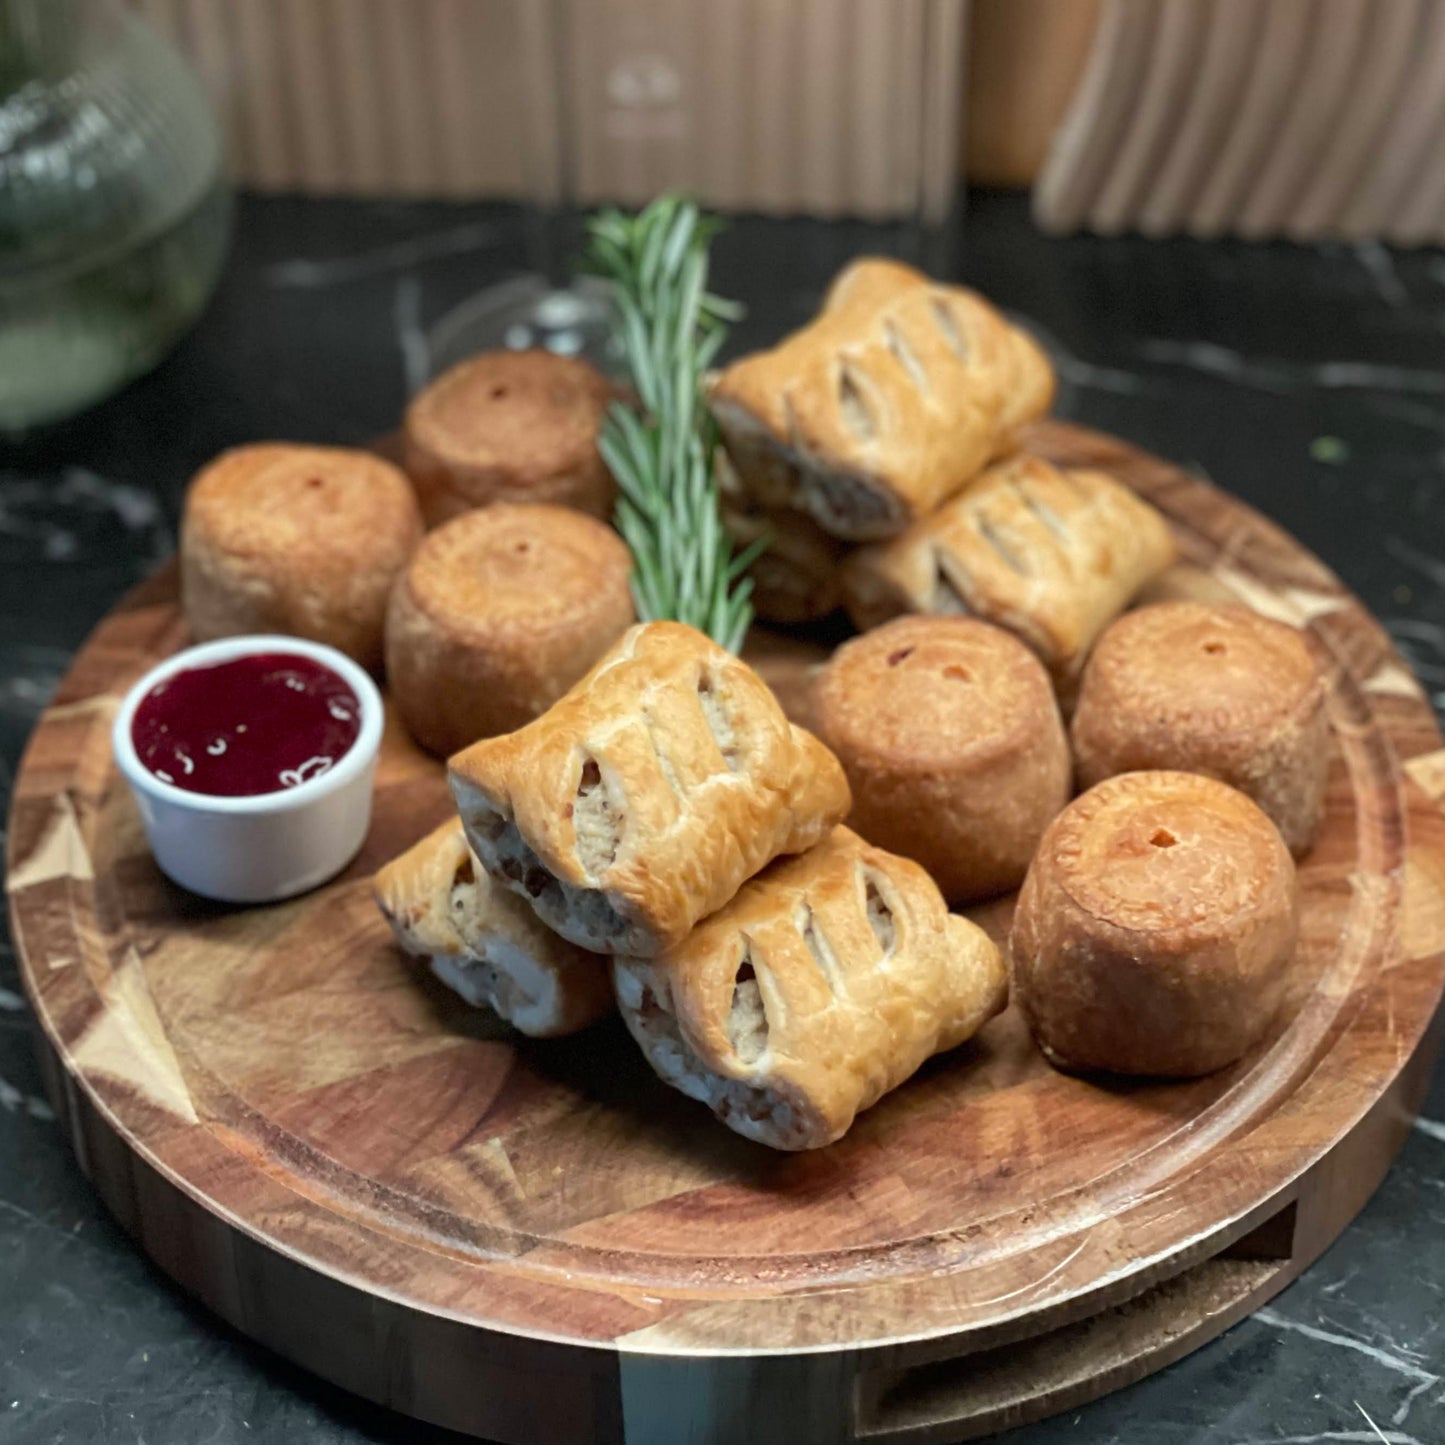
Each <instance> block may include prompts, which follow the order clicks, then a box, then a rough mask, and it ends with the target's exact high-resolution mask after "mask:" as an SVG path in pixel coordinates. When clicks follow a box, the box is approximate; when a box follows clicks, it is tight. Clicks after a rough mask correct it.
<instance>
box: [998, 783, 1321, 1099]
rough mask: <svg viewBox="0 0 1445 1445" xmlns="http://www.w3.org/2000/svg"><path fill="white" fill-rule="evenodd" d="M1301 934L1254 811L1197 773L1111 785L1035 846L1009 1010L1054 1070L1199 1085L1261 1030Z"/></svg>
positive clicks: (1015, 942)
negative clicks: (1019, 1014)
mask: <svg viewBox="0 0 1445 1445" xmlns="http://www.w3.org/2000/svg"><path fill="white" fill-rule="evenodd" d="M1298 930H1299V914H1298V900H1297V887H1296V878H1295V867H1294V861H1293V860H1292V859H1291V857H1290V855H1289V850H1288V849H1287V848H1286V847H1285V845H1284V840H1283V839H1282V838H1281V837H1280V835H1279V830H1278V829H1277V828H1276V827H1275V826H1274V824H1273V823H1271V822H1270V820H1269V819H1268V818H1267V817H1266V816H1265V814H1264V813H1263V812H1262V811H1261V810H1260V808H1259V807H1258V806H1257V805H1256V804H1255V803H1254V802H1252V801H1251V800H1250V799H1249V798H1246V797H1245V796H1244V794H1243V793H1241V792H1238V791H1237V790H1235V789H1234V788H1231V787H1228V786H1226V785H1225V784H1224V783H1221V782H1218V781H1217V780H1216V779H1214V778H1206V777H1203V776H1201V775H1200V774H1197V773H1178V772H1144V773H1121V774H1119V775H1118V776H1117V777H1113V778H1108V779H1106V780H1105V781H1104V782H1102V783H1099V784H1098V785H1097V786H1095V787H1093V788H1091V789H1090V790H1089V791H1088V792H1087V793H1084V794H1083V795H1082V796H1080V797H1078V798H1076V799H1075V800H1074V801H1073V802H1072V803H1071V804H1070V805H1069V806H1068V807H1067V808H1065V809H1064V811H1063V812H1062V813H1060V814H1059V816H1058V817H1057V818H1056V819H1054V821H1053V823H1052V824H1051V825H1050V827H1049V829H1048V831H1047V832H1046V833H1045V834H1044V838H1043V841H1042V842H1041V843H1040V844H1039V851H1038V853H1037V855H1036V856H1035V858H1034V861H1033V864H1032V866H1031V867H1030V868H1029V874H1028V877H1027V878H1026V879H1025V880H1024V886H1023V888H1022V889H1021V890H1020V892H1019V901H1018V908H1017V911H1016V912H1015V914H1014V922H1013V931H1012V934H1011V936H1010V940H1009V952H1010V955H1011V962H1012V970H1013V988H1014V998H1015V999H1016V1000H1017V1002H1018V1004H1019V1006H1020V1007H1021V1008H1022V1010H1023V1013H1024V1016H1025V1018H1027V1020H1028V1022H1029V1026H1030V1027H1031V1028H1032V1030H1033V1033H1034V1037H1035V1039H1036V1040H1037V1041H1038V1043H1039V1046H1040V1047H1041V1048H1042V1049H1043V1051H1044V1053H1045V1054H1046V1055H1047V1056H1048V1058H1049V1059H1050V1060H1051V1061H1052V1062H1053V1063H1056V1064H1058V1065H1059V1066H1060V1067H1062V1068H1068V1069H1101V1070H1107V1071H1111V1072H1114V1073H1121V1074H1144V1075H1158V1076H1167V1077H1179V1078H1186V1077H1192V1076H1194V1075H1198V1074H1207V1073H1210V1072H1212V1071H1213V1070H1215V1069H1219V1068H1223V1067H1224V1066H1225V1065H1226V1064H1230V1063H1233V1062H1234V1060H1236V1059H1237V1058H1239V1057H1240V1056H1241V1055H1242V1054H1243V1053H1244V1052H1245V1051H1246V1050H1247V1049H1249V1048H1250V1047H1251V1046H1252V1045H1253V1044H1254V1043H1256V1042H1257V1041H1258V1040H1259V1039H1260V1038H1261V1036H1262V1035H1263V1034H1264V1032H1265V1030H1266V1029H1267V1028H1268V1027H1269V1025H1270V1022H1271V1021H1272V1019H1273V1018H1274V1016H1275V1014H1276V1013H1277V1012H1278V1009H1279V1004H1280V1000H1281V997H1282V994H1283V991H1284V982H1285V976H1286V972H1287V969H1288V966H1289V962H1290V959H1291V958H1292V957H1293V953H1294V946H1295V939H1296V936H1297V934H1298Z"/></svg>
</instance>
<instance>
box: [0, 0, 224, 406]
mask: <svg viewBox="0 0 1445 1445" xmlns="http://www.w3.org/2000/svg"><path fill="white" fill-rule="evenodd" d="M229 216H230V201H229V193H228V190H227V187H226V183H225V179H224V172H223V162H222V149H221V137H220V132H219V128H218V126H217V124H216V120H215V117H214V115H213V114H212V112H211V110H210V107H209V104H208V103H207V101H206V99H205V96H204V95H203V93H202V91H201V89H200V86H199V84H198V83H197V81H196V79H195V77H194V76H193V75H192V74H191V72H190V70H189V69H188V68H187V67H186V65H185V63H184V62H183V61H182V60H181V58H180V56H179V55H178V54H177V53H176V52H175V51H174V50H172V49H171V47H170V46H169V45H168V44H167V43H166V42H165V41H164V40H162V39H161V38H160V36H159V35H157V34H156V32H155V31H153V30H152V29H151V28H150V27H149V26H148V25H147V24H146V23H145V22H144V21H143V20H141V19H140V18H139V17H138V16H136V15H135V14H134V13H132V12H131V11H129V10H128V9H126V8H124V7H123V6H121V5H120V4H118V3H116V0H0V429H3V430H6V431H17V430H20V429H23V428H25V427H29V426H34V425H36V424H38V423H41V422H48V421H55V420H58V419H59V418H61V417H65V416H69V415H71V414H73V413H75V412H77V411H79V410H81V409H82V408H84V407H86V406H88V405H90V404H91V403H93V402H95V401H98V400H100V399H101V398H102V397H104V396H107V395H109V394H110V393H111V392H113V391H115V390H116V389H117V388H118V387H120V386H121V385H123V384H124V383H125V382H127V381H129V380H131V379H132V378H133V377H136V376H139V375H140V374H142V373H143V372H145V371H147V370H149V369H150V367H152V366H153V365H154V364H155V363H156V362H157V361H159V360H160V358H161V357H162V356H164V355H165V353H166V352H167V351H168V350H169V349H170V347H171V346H172V345H173V344H174V343H175V341H176V340H177V338H179V337H180V336H181V334H182V333H183V332H184V331H185V330H186V329H187V327H189V326H190V324H191V322H192V321H194V319H195V318H196V316H197V315H198V314H199V312H200V310H201V308H202V306H204V304H205V302H206V299H207V298H208V296H209V295H210V293H211V290H212V288H213V286H214V285H215V281H216V277H217V275H218V273H219V270H220V266H221V261H222V258H223V256H224V252H225V242H226V234H227V229H228V223H229Z"/></svg>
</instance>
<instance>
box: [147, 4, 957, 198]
mask: <svg viewBox="0 0 1445 1445" xmlns="http://www.w3.org/2000/svg"><path fill="white" fill-rule="evenodd" d="M132 3H133V4H134V5H135V6H136V8H137V9H139V10H140V11H142V13H144V14H145V15H146V16H147V18H149V19H150V20H151V21H152V22H153V23H155V24H156V25H157V26H158V27H160V28H161V29H162V30H163V31H164V32H165V33H166V34H168V35H169V36H170V37H171V38H172V39H173V40H175V41H176V42H177V43H178V44H179V45H180V47H181V48H182V49H183V50H184V51H185V52H186V53H187V54H188V55H189V56H190V58H191V59H192V61H193V63H194V64H195V66H196V68H197V71H198V72H199V74H200V76H201V78H202V80H203V81H204V83H205V84H206V86H207V88H208V90H209V91H210V93H211V95H212V97H213V99H214V100H215V102H216V105H217V108H218V110H219V111H220V112H221V114H222V117H223V119H224V120H225V122H226V127H227V130H228V133H229V137H230V147H231V155H232V160H233V169H234V172H235V174H236V176H237V178H238V179H239V180H241V181H242V182H244V183H246V184H249V185H252V186H255V187H257V188H259V189H262V190H297V191H307V192H316V193H334V194H348V193H350V194H382V193H394V194H405V195H439V196H445V195H478V196H482V195H500V196H524V197H528V198H531V199H535V200H551V199H557V198H559V197H570V198H572V199H575V200H579V201H581V202H583V203H592V202H596V201H599V200H618V201H624V202H632V203H637V202H641V201H643V200H646V199H647V198H649V197H650V196H652V195H653V194H655V193H656V192H657V191H659V190H662V189H664V188H667V187H673V186H676V187H683V188H686V189H688V190H690V191H692V192H694V193H695V194H697V195H699V196H700V197H701V198H702V199H703V200H704V201H706V202H709V203H711V204H714V205H719V206H725V207H733V208H740V209H751V210H762V211H776V212H792V211H805V212H810V213H814V214H820V215H845V214H846V215H863V216H873V217H880V218H881V217H889V216H899V215H907V214H910V213H911V212H913V211H915V210H917V209H919V208H920V207H922V208H923V209H924V210H925V211H926V212H928V213H929V214H931V215H937V214H938V213H940V212H941V211H942V209H943V208H944V207H945V206H946V205H947V203H948V201H949V199H950V198H951V196H952V194H953V190H954V187H955V184H956V177H957V175H958V136H959V126H958V117H959V114H960V111H961V106H962V86H963V63H962V62H963V50H964V43H965V19H966V15H967V0H132Z"/></svg>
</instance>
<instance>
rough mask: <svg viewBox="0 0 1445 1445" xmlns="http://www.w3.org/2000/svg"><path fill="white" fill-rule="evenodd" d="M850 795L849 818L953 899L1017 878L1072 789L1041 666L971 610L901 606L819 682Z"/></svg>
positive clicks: (826, 731)
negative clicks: (951, 613)
mask: <svg viewBox="0 0 1445 1445" xmlns="http://www.w3.org/2000/svg"><path fill="white" fill-rule="evenodd" d="M813 704H814V717H815V719H816V725H817V729H818V735H819V736H820V737H821V738H822V739H823V741H824V742H825V743H827V745H828V746H829V747H830V748H832V749H833V751H834V752H835V753H836V754H837V756H838V760H839V761H840V762H841V763H842V764H843V770H844V772H846V773H847V774H848V785H849V788H850V789H851V791H852V793H853V811H852V812H851V813H850V814H849V815H848V823H849V826H851V827H853V828H856V829H857V831H858V832H859V833H861V834H862V835H863V836H864V837H865V838H867V839H868V840H869V841H870V842H872V843H876V844H877V845H878V846H879V847H882V848H888V849H890V850H891V851H893V852H895V853H902V854H903V855H904V856H905V857H908V858H912V859H913V860H914V861H915V862H917V863H921V864H922V865H923V866H924V867H925V868H926V869H927V870H928V872H929V875H930V876H931V877H932V879H933V881H934V882H935V883H936V884H937V885H938V887H939V888H940V889H941V890H942V892H943V896H944V897H945V898H946V899H948V901H949V902H950V903H954V904H958V903H969V902H974V901H976V900H978V899H981V898H988V897H991V896H992V895H994V894H997V893H1003V892H1006V891H1007V890H1009V889H1013V888H1017V887H1018V886H1019V884H1020V883H1022V882H1023V878H1024V874H1025V873H1026V872H1027V871H1028V866H1029V860H1030V859H1031V858H1032V857H1033V856H1034V849H1035V848H1037V847H1038V843H1039V839H1040V838H1041V837H1042V836H1043V831H1044V829H1045V828H1046V827H1047V826H1048V824H1049V823H1050V822H1051V821H1052V819H1053V818H1054V816H1055V815H1056V814H1057V813H1058V812H1059V810H1060V809H1061V808H1062V807H1063V806H1064V804H1065V803H1067V802H1068V801H1069V796H1070V793H1071V791H1072V787H1071V785H1072V774H1073V765H1072V760H1071V759H1070V757H1069V745H1068V740H1067V739H1066V738H1065V736H1064V726H1063V723H1062V721H1061V720H1060V718H1059V709H1058V705H1057V704H1056V703H1055V701H1054V693H1053V689H1052V688H1051V687H1050V685H1049V676H1048V673H1046V672H1045V671H1044V667H1043V664H1042V663H1041V662H1040V661H1039V660H1038V658H1037V657H1035V656H1034V655H1033V653H1032V652H1030V651H1029V649H1028V648H1027V647H1025V646H1024V644H1023V643H1022V642H1020V641H1019V640H1018V638H1016V637H1014V636H1013V635H1012V634H1011V633H1008V632H1004V631H1003V630H1002V629H1001V628H998V627H991V626H989V624H988V623H986V622H977V621H975V620H974V619H972V618H968V617H900V618H897V619H895V620H894V621H892V622H890V623H888V624H886V625H885V626H883V627H877V628H874V629H873V631H872V632H865V633H864V634H863V635H862V636H861V637H855V638H854V639H853V640H852V641H851V642H848V643H846V644H845V645H844V646H842V647H840V648H839V649H838V650H837V652H835V653H834V654H833V657H832V659H831V661H829V663H828V665H827V666H826V667H825V668H824V669H823V671H822V673H821V674H820V675H819V677H818V679H817V682H816V683H815V685H814V689H813Z"/></svg>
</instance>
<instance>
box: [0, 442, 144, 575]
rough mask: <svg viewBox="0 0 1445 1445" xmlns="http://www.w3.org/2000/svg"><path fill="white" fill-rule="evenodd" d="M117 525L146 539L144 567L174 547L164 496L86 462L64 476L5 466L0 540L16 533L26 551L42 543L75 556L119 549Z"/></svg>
mask: <svg viewBox="0 0 1445 1445" xmlns="http://www.w3.org/2000/svg"><path fill="white" fill-rule="evenodd" d="M116 527H119V528H120V529H121V530H122V531H123V532H128V533H131V534H133V536H135V537H136V538H137V539H138V540H139V541H140V543H141V551H142V553H143V555H142V557H141V558H140V559H139V562H140V568H141V570H143V571H149V570H150V568H151V567H152V566H154V565H155V563H156V562H158V561H159V560H160V559H161V558H162V557H164V556H166V555H167V553H169V551H170V550H171V538H170V529H169V527H168V525H167V523H166V520H165V517H164V514H163V513H162V511H161V506H160V502H159V501H158V500H157V498H156V497H155V495H154V494H153V493H151V492H149V491H146V490H144V489H143V488H141V487H137V486H133V485H132V484H131V483H129V482H117V481H112V480H110V479H109V478H107V477H102V476H100V475H99V474H98V473H96V472H93V471H90V470H88V469H87V468H85V467H74V466H72V467H66V468H65V469H64V470H63V471H62V472H61V474H60V479H59V481H58V482H55V481H51V480H47V479H43V478H36V477H30V476H25V475H22V474H19V473H16V472H0V545H3V541H4V539H5V538H7V537H8V538H14V539H15V540H16V541H18V542H21V543H23V544H24V550H25V553H26V554H29V553H30V551H31V549H32V548H35V547H38V548H39V550H40V554H41V556H42V557H43V558H44V559H45V560H47V561H51V562H74V561H78V560H81V559H83V558H90V557H106V556H110V555H113V554H114V552H115V545H114V530H115V528H116ZM131 550H132V548H131V547H127V548H126V551H127V552H130V551H131Z"/></svg>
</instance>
